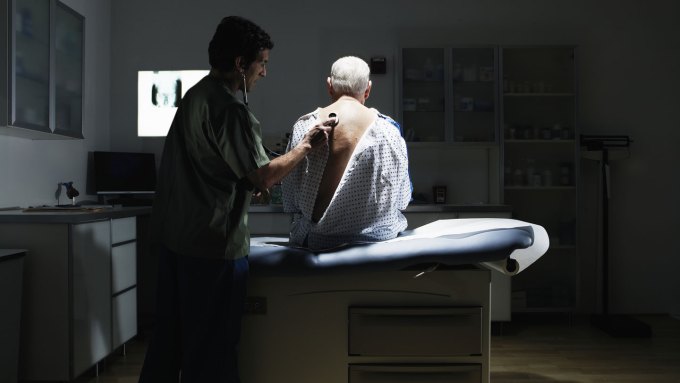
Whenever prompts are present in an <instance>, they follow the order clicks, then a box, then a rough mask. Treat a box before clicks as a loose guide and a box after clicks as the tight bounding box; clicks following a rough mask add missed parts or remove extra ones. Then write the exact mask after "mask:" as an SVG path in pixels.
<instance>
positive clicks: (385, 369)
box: [240, 218, 549, 383]
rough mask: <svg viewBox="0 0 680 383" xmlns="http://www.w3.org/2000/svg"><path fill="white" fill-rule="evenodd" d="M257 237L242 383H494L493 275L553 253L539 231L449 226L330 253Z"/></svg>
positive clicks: (463, 223)
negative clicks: (491, 346) (491, 367)
mask: <svg viewBox="0 0 680 383" xmlns="http://www.w3.org/2000/svg"><path fill="white" fill-rule="evenodd" d="M286 242H287V239H286V238H278V237H253V238H252V241H251V252H250V256H249V260H250V267H251V278H250V285H249V290H248V302H247V306H248V307H247V310H246V312H247V314H246V316H245V317H244V320H243V331H242V341H241V351H240V358H241V360H240V368H241V377H242V381H243V382H248V383H265V382H296V383H307V382H309V383H312V382H314V383H317V382H324V383H347V382H349V383H383V382H428V383H440V382H441V383H443V382H483V383H488V382H489V342H490V316H489V310H490V307H489V306H490V280H491V277H490V269H495V270H498V271H500V272H502V273H504V274H507V275H515V274H517V273H519V272H522V271H523V270H524V269H526V268H527V267H528V266H530V265H531V264H532V263H533V262H534V261H536V260H537V259H538V258H540V257H541V256H542V255H543V254H544V253H545V252H546V251H547V249H548V245H549V243H548V235H547V233H546V232H545V230H544V229H543V228H542V227H541V226H538V225H535V224H531V223H528V222H523V221H518V220H513V219H502V218H480V219H451V220H440V221H436V222H433V223H430V224H428V225H425V226H422V227H419V228H416V229H414V230H412V231H409V232H406V233H404V234H403V235H401V236H399V237H397V238H395V239H393V240H390V241H384V242H378V243H370V244H369V243H357V244H349V245H345V246H340V247H337V248H333V249H327V250H323V251H310V250H309V249H304V248H298V247H290V246H287V245H286Z"/></svg>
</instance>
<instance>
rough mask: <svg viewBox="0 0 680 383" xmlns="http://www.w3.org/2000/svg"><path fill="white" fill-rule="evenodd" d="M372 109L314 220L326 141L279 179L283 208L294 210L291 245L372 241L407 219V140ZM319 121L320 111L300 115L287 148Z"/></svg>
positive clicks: (395, 230) (394, 232) (323, 245)
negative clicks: (372, 115) (327, 200)
mask: <svg viewBox="0 0 680 383" xmlns="http://www.w3.org/2000/svg"><path fill="white" fill-rule="evenodd" d="M373 111H374V112H375V113H376V119H375V122H373V123H372V124H371V126H370V127H369V128H368V129H367V130H366V131H365V133H364V134H363V136H362V137H361V139H360V140H359V142H358V143H357V146H356V148H355V149H354V152H353V154H352V156H351V157H350V160H349V162H348V163H347V167H346V168H345V171H344V174H343V175H342V178H341V180H340V183H339V184H338V187H337V189H336V190H335V194H334V195H333V197H332V199H331V202H330V203H329V205H328V208H327V209H326V211H325V212H324V214H323V216H322V217H321V218H320V219H319V221H318V222H313V220H312V213H313V211H314V204H315V202H316V196H317V192H318V189H319V184H320V182H321V179H322V176H323V173H324V169H325V167H326V160H327V159H328V146H327V145H326V146H323V147H320V148H318V149H316V150H314V151H312V152H311V153H310V154H308V155H307V158H306V159H305V160H303V161H302V162H301V163H300V164H299V165H298V166H297V167H296V168H295V169H294V170H293V171H292V172H291V173H290V174H289V175H288V176H287V177H286V178H285V179H284V180H283V183H282V189H283V204H284V211H286V212H289V213H293V224H292V228H291V232H290V243H291V244H292V245H297V246H305V247H309V248H312V249H324V248H330V247H335V246H338V245H341V244H344V243H350V242H363V241H370V242H375V241H382V240H387V239H392V238H394V237H396V236H397V235H398V234H399V232H401V231H403V230H404V229H406V226H407V223H406V218H405V217H404V215H403V214H402V213H401V211H400V210H403V209H405V208H406V206H407V205H408V203H409V201H410V199H411V183H410V179H409V176H408V156H407V152H406V143H405V142H404V139H403V138H402V137H401V134H400V131H399V127H398V125H396V123H395V122H394V121H393V120H392V119H391V118H389V117H387V116H384V115H382V114H380V113H379V112H378V111H377V110H375V109H373ZM318 121H319V116H318V111H315V112H312V113H309V114H307V115H304V116H302V117H301V118H300V119H298V121H297V122H296V123H295V125H294V127H293V133H292V136H291V139H290V142H289V144H288V150H290V149H291V148H294V147H296V146H297V145H298V143H299V142H300V141H301V140H302V139H303V137H304V135H305V133H307V131H308V130H309V129H311V128H312V127H313V126H314V124H316V123H317V122H318Z"/></svg>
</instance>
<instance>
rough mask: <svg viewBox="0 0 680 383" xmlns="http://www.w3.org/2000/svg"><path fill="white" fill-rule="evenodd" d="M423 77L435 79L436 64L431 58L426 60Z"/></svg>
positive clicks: (427, 79) (429, 79) (426, 79)
mask: <svg viewBox="0 0 680 383" xmlns="http://www.w3.org/2000/svg"><path fill="white" fill-rule="evenodd" d="M423 78H424V79H425V81H433V80H434V79H435V71H434V64H432V59H430V58H427V59H426V60H425V65H424V66H423Z"/></svg>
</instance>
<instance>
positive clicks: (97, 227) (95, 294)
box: [0, 207, 151, 381]
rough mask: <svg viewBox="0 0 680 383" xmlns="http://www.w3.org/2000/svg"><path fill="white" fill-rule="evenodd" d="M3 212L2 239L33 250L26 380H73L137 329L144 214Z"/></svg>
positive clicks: (27, 288) (28, 269)
mask: <svg viewBox="0 0 680 383" xmlns="http://www.w3.org/2000/svg"><path fill="white" fill-rule="evenodd" d="M150 212H151V209H150V208H149V207H130V208H120V207H119V208H113V209H106V210H102V211H98V212H66V213H65V212H31V213H24V212H22V211H21V210H10V211H1V212H0V244H2V246H3V247H12V248H22V249H26V250H27V257H26V262H25V270H24V275H25V282H24V299H23V306H22V322H21V345H20V353H19V379H20V380H40V381H70V380H73V379H74V378H76V377H77V376H79V375H80V374H82V373H83V372H85V371H86V370H87V369H89V368H90V367H92V366H93V365H95V364H96V363H98V362H99V361H100V360H102V359H103V358H105V357H106V356H108V355H109V354H110V353H111V352H112V351H114V350H115V349H116V348H117V347H119V346H121V345H122V344H124V342H126V341H127V340H129V339H130V338H132V337H133V336H135V335H136V333H137V302H136V299H137V294H136V293H137V292H136V278H137V277H136V257H137V246H136V245H137V217H139V216H145V215H148V214H150Z"/></svg>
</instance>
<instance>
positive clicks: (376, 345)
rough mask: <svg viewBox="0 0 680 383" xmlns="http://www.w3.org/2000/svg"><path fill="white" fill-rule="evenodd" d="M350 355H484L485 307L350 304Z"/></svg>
mask: <svg viewBox="0 0 680 383" xmlns="http://www.w3.org/2000/svg"><path fill="white" fill-rule="evenodd" d="M349 354H350V355H371V356H442V355H481V354H482V308H481V307H405V308H403V307H400V308H392V307H350V308H349Z"/></svg>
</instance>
